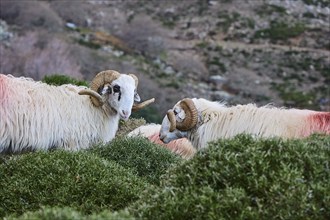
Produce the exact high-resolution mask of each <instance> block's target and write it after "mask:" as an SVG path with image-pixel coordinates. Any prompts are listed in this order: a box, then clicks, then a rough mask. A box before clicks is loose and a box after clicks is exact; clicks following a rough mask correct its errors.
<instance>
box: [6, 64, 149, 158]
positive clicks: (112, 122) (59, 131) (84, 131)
mask: <svg viewBox="0 0 330 220" xmlns="http://www.w3.org/2000/svg"><path fill="white" fill-rule="evenodd" d="M137 84H138V79H137V77H136V76H135V75H133V74H120V73H118V72H116V71H113V70H107V71H102V72H100V73H98V74H97V75H96V76H95V78H94V79H93V80H92V82H91V87H90V88H87V87H84V86H75V85H71V84H68V85H62V86H52V85H48V84H45V83H42V82H36V81H33V80H32V79H29V78H25V77H19V78H16V77H13V76H11V75H3V74H0V153H7V152H12V153H13V152H22V151H29V150H42V149H43V150H47V149H51V148H64V149H68V150H78V149H84V148H88V147H90V146H91V145H94V144H98V143H106V142H108V141H111V140H112V139H113V138H114V137H115V134H116V132H117V129H118V123H119V120H120V118H121V119H124V120H127V119H128V118H129V116H130V115H131V110H132V109H133V110H138V109H140V108H142V107H144V106H146V105H148V104H150V103H151V102H153V101H154V99H150V100H148V101H145V102H143V103H140V104H134V101H137V102H138V101H140V97H139V95H138V93H137V92H136V90H137ZM133 104H134V105H133Z"/></svg>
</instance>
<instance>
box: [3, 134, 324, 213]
mask: <svg viewBox="0 0 330 220" xmlns="http://www.w3.org/2000/svg"><path fill="white" fill-rule="evenodd" d="M0 161H1V162H0V176H1V178H0V188H1V190H0V204H1V206H0V217H1V218H3V217H5V218H7V219H21V220H27V219H36V220H38V219H61V220H62V219H67V220H69V219H70V220H71V219H73V220H74V219H79V220H80V219H82V220H85V219H86V220H87V219H92V220H93V219H101V220H102V219H110V220H111V219H155V216H157V219H243V218H244V219H267V218H269V219H274V218H275V219H329V217H330V208H329V206H328V204H329V203H330V183H329V179H330V166H329V161H330V136H322V135H314V136H312V137H310V138H306V139H303V140H288V141H285V140H281V139H261V140H255V139H253V138H252V137H250V136H247V135H239V136H237V137H235V138H233V139H230V140H218V141H215V142H212V143H210V145H209V148H207V149H205V150H202V151H200V152H198V153H197V154H196V156H195V157H194V158H192V159H191V160H188V161H185V160H181V159H179V158H178V157H176V156H174V155H172V154H171V153H170V152H169V151H168V150H165V149H163V148H161V147H159V146H157V145H155V144H151V143H150V142H148V141H147V140H146V139H144V138H140V137H137V138H123V137H120V138H116V139H115V140H114V141H113V142H112V143H110V144H109V145H105V146H98V147H94V148H92V149H89V150H82V151H79V152H66V151H61V150H55V151H51V152H34V153H27V154H23V155H11V156H7V157H2V156H1V160H0ZM297 201H299V202H297ZM20 215H21V216H20ZM18 216H20V217H18Z"/></svg>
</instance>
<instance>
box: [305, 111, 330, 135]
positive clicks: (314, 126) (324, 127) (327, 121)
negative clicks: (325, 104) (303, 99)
mask: <svg viewBox="0 0 330 220" xmlns="http://www.w3.org/2000/svg"><path fill="white" fill-rule="evenodd" d="M308 122H309V123H310V129H311V133H323V134H330V112H319V113H314V114H312V115H310V116H309V118H308Z"/></svg>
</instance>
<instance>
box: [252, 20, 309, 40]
mask: <svg viewBox="0 0 330 220" xmlns="http://www.w3.org/2000/svg"><path fill="white" fill-rule="evenodd" d="M305 29H306V27H305V25H304V24H303V23H295V24H293V25H288V24H287V23H285V22H278V21H271V23H270V27H269V28H266V29H262V30H258V31H256V33H255V35H254V37H255V38H269V39H270V40H272V41H275V42H276V41H278V40H287V39H289V38H292V37H297V36H299V35H300V34H302V33H303V32H304V31H305Z"/></svg>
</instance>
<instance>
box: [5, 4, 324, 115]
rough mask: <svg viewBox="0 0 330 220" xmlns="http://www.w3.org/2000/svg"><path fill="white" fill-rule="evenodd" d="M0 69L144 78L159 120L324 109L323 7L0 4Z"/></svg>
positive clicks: (28, 73) (86, 77) (39, 74)
mask: <svg viewBox="0 0 330 220" xmlns="http://www.w3.org/2000/svg"><path fill="white" fill-rule="evenodd" d="M0 10H1V11H0V55H1V59H0V72H1V73H5V74H12V75H15V76H21V75H24V76H30V77H32V78H34V79H36V80H40V79H42V78H43V77H44V76H45V75H51V74H66V75H70V76H72V77H75V78H77V79H84V80H90V79H92V77H93V76H94V75H95V74H96V73H97V72H99V71H101V70H105V69H115V70H118V71H120V72H131V73H135V74H137V75H138V76H139V78H140V87H139V93H140V95H141V97H143V99H147V98H151V97H155V98H156V103H155V104H154V105H153V108H154V109H155V111H157V112H159V113H160V115H163V114H164V113H165V112H166V110H167V109H168V108H170V107H172V106H173V104H174V103H176V102H177V101H178V99H180V98H183V97H204V98H207V99H211V100H219V101H226V102H227V103H229V104H237V103H241V104H242V103H249V102H254V103H257V104H258V105H263V104H267V103H273V104H274V105H275V106H287V107H298V108H310V109H316V110H325V111H330V86H329V85H330V3H329V1H328V0H297V1H292V0H267V1H264V0H253V1H252V0H251V1H250V0H247V1H242V0H218V1H215V0H214V1H211V0H209V1H207V0H189V1H176V0H173V1H172V0H166V1H159V0H148V1H147V0H145V1H134V0H133V1H121V0H112V1H105V0H97V1H96V0H85V1H57V0H48V1H45V0H43V1H41V0H40V1H37V0H24V1H18V0H1V2H0Z"/></svg>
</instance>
